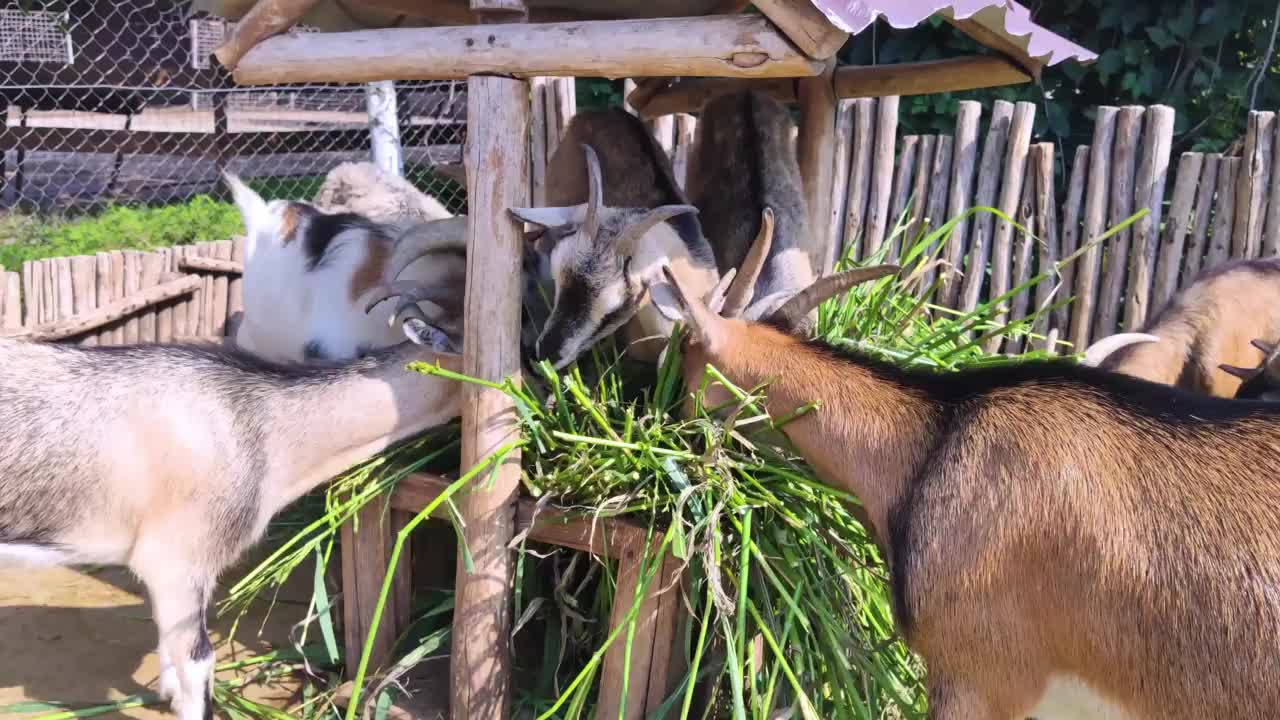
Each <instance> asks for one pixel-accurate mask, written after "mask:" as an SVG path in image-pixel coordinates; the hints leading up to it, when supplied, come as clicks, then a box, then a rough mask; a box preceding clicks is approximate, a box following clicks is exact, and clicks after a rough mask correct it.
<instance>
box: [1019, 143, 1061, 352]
mask: <svg viewBox="0 0 1280 720" xmlns="http://www.w3.org/2000/svg"><path fill="white" fill-rule="evenodd" d="M1053 147H1054V146H1053V143H1047V142H1046V143H1040V144H1038V145H1036V146H1035V147H1034V148H1032V150H1033V155H1032V156H1031V157H1032V160H1031V163H1030V165H1029V166H1028V167H1027V172H1028V174H1030V175H1031V176H1032V177H1033V178H1034V179H1035V190H1034V191H1035V216H1036V222H1037V224H1038V226H1039V227H1038V229H1039V235H1040V246H1039V252H1038V253H1037V255H1038V262H1037V269H1038V273H1037V274H1042V273H1052V272H1053V267H1054V265H1055V264H1056V263H1057V262H1058V260H1059V259H1061V258H1062V253H1061V251H1060V250H1059V246H1058V210H1057V197H1056V195H1055V193H1054V184H1053ZM1070 287H1071V286H1070V285H1066V284H1065V283H1064V284H1063V285H1062V286H1061V287H1059V286H1058V285H1057V279H1056V278H1054V277H1053V276H1052V275H1050V276H1049V277H1048V278H1046V279H1044V280H1041V281H1040V284H1039V285H1036V306H1035V308H1036V310H1040V309H1041V308H1045V307H1048V306H1049V303H1050V302H1051V301H1052V300H1054V299H1055V298H1054V291H1055V290H1058V291H1059V295H1066V294H1068V293H1069V292H1070ZM1064 289H1065V290H1066V292H1062V291H1063V290H1064ZM1057 299H1058V300H1061V299H1063V298H1062V297H1058V298H1057ZM1058 317H1059V316H1058V315H1054V316H1053V317H1048V316H1045V315H1041V316H1040V317H1039V318H1038V319H1037V320H1036V322H1035V324H1034V325H1032V328H1031V329H1032V331H1033V332H1035V333H1037V334H1039V335H1045V336H1046V338H1045V340H1043V341H1036V343H1035V346H1036V347H1039V348H1042V349H1045V350H1052V349H1053V348H1051V347H1049V342H1048V337H1047V335H1048V332H1049V330H1050V328H1051V327H1052V328H1053V329H1056V330H1058V331H1059V332H1062V331H1064V330H1066V328H1065V327H1064V326H1065V325H1066V322H1065V321H1066V314H1065V313H1064V314H1062V316H1061V319H1062V320H1063V322H1062V323H1058V322H1057V320H1058Z"/></svg>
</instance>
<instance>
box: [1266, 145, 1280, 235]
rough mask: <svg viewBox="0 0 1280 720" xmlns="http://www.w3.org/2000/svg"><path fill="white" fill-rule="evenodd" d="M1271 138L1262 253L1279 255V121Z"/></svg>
mask: <svg viewBox="0 0 1280 720" xmlns="http://www.w3.org/2000/svg"><path fill="white" fill-rule="evenodd" d="M1272 124H1273V125H1275V133H1273V137H1272V138H1271V183H1270V186H1269V187H1268V189H1267V219H1266V224H1265V225H1264V227H1263V230H1262V254H1263V255H1264V256H1267V257H1270V256H1272V255H1280V122H1278V123H1272Z"/></svg>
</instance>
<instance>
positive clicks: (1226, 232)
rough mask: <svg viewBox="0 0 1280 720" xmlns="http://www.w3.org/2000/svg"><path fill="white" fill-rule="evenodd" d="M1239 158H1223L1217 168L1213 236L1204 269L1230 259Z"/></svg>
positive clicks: (1210, 239)
mask: <svg viewBox="0 0 1280 720" xmlns="http://www.w3.org/2000/svg"><path fill="white" fill-rule="evenodd" d="M1239 173H1240V158H1234V157H1233V158H1223V159H1222V162H1221V164H1220V165H1219V167H1218V202H1217V203H1216V204H1215V205H1214V208H1213V234H1212V236H1210V238H1209V249H1208V252H1207V253H1206V255H1205V265H1204V266H1205V268H1206V269H1208V268H1211V267H1214V266H1215V265H1218V264H1219V263H1223V262H1226V261H1227V259H1228V258H1230V257H1231V241H1232V231H1233V229H1234V226H1235V206H1236V180H1237V177H1238V175H1239Z"/></svg>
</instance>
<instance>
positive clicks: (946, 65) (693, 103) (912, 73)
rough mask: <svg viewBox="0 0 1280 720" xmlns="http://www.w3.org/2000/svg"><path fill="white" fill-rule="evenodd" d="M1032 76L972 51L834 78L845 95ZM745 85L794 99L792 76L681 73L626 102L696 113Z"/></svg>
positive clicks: (861, 68) (961, 86) (925, 90)
mask: <svg viewBox="0 0 1280 720" xmlns="http://www.w3.org/2000/svg"><path fill="white" fill-rule="evenodd" d="M1031 79H1032V78H1031V76H1030V75H1029V74H1027V72H1026V71H1025V70H1023V69H1022V68H1021V67H1019V66H1018V65H1017V64H1016V63H1015V62H1013V61H1011V60H1009V59H1007V58H1005V57H1003V56H1000V55H970V56H967V57H958V58H947V59H945V60H928V61H923V62H910V63H897V64H893V65H844V66H841V67H838V68H836V71H835V74H834V76H833V79H832V82H833V84H834V86H835V94H836V97H837V98H840V99H849V98H860V97H888V96H891V95H896V96H907V95H928V94H930V93H940V92H954V91H958V90H974V89H977V88H985V87H998V86H1001V85H1018V84H1021V83H1026V82H1031ZM747 88H751V89H753V90H757V91H759V92H763V93H767V94H769V95H771V96H773V97H775V98H777V99H778V100H780V101H782V102H784V103H794V102H795V101H796V85H795V80H794V79H791V78H773V79H763V80H749V79H740V78H727V79H726V78H684V79H681V80H677V81H676V82H674V83H672V84H671V85H669V86H667V87H665V88H662V89H655V88H653V87H652V86H649V87H646V88H643V89H644V91H645V92H644V93H643V94H641V93H640V91H641V89H642V88H640V87H637V89H636V91H635V92H633V93H632V96H631V98H629V101H630V102H631V103H632V106H633V107H636V109H637V111H638V112H639V113H640V117H642V118H644V119H645V120H652V119H653V118H656V117H661V116H663V115H670V114H672V113H682V112H698V110H700V109H701V108H702V106H703V105H705V104H706V102H707V101H708V100H710V99H711V98H713V97H715V96H716V95H720V94H722V93H726V92H734V91H738V90H744V89H747ZM637 101H640V104H637Z"/></svg>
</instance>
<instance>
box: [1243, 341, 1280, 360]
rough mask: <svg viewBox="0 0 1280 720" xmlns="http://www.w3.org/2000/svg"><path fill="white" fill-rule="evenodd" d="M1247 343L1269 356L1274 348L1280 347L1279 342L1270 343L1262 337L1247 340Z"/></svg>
mask: <svg viewBox="0 0 1280 720" xmlns="http://www.w3.org/2000/svg"><path fill="white" fill-rule="evenodd" d="M1249 344H1250V345H1252V346H1254V347H1256V348H1258V349H1259V350H1261V351H1262V354H1263V355H1266V356H1267V357H1271V354H1272V353H1274V352H1275V351H1276V348H1277V347H1280V344H1272V343H1269V342H1267V341H1265V340H1263V339H1262V338H1254V339H1253V340H1250V341H1249Z"/></svg>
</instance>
